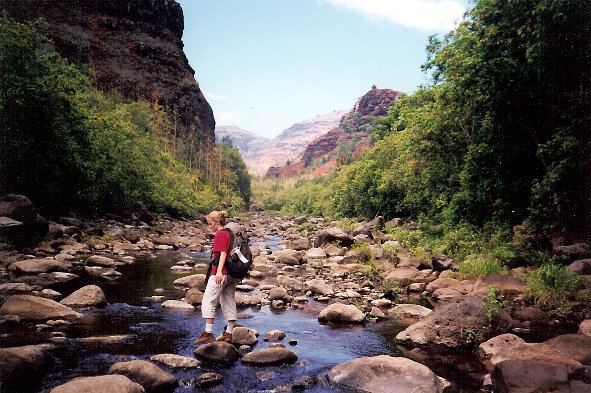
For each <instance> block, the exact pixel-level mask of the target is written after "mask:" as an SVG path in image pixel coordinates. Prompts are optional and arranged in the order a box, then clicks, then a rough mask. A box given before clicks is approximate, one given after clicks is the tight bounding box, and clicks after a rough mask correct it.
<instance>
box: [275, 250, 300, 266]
mask: <svg viewBox="0 0 591 393" xmlns="http://www.w3.org/2000/svg"><path fill="white" fill-rule="evenodd" d="M274 255H275V263H282V264H285V265H301V264H302V263H304V257H303V256H302V253H301V252H299V251H296V250H289V249H286V250H282V251H279V252H277V253H276V254H274Z"/></svg>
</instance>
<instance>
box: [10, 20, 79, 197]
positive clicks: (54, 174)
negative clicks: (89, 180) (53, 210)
mask: <svg viewBox="0 0 591 393" xmlns="http://www.w3.org/2000/svg"><path fill="white" fill-rule="evenodd" d="M46 27H47V26H46V24H44V23H43V21H36V22H31V23H18V22H15V21H14V20H12V19H10V18H9V17H7V16H6V14H3V15H2V17H1V18H0V174H1V176H0V190H2V191H3V192H14V193H21V194H24V195H27V196H28V197H29V198H31V199H32V200H34V201H36V202H37V203H38V204H39V205H45V204H48V203H49V204H58V203H59V204H67V203H72V202H73V201H76V200H79V198H80V195H79V194H78V193H79V191H80V190H81V189H82V188H83V187H84V183H85V162H86V161H87V160H88V152H89V149H88V140H87V128H86V125H85V121H84V120H85V114H84V102H83V100H82V97H83V96H82V93H83V92H84V91H86V90H87V89H88V88H89V82H88V80H87V78H85V77H84V76H83V75H82V74H81V73H80V72H79V71H78V70H77V69H76V68H75V67H74V66H72V65H70V64H68V63H67V62H66V61H64V60H63V59H62V58H60V56H59V55H58V54H56V53H55V51H54V50H53V47H52V45H51V42H50V41H49V40H48V39H47V38H45V36H44V35H43V34H42V32H43V31H44V29H46Z"/></svg>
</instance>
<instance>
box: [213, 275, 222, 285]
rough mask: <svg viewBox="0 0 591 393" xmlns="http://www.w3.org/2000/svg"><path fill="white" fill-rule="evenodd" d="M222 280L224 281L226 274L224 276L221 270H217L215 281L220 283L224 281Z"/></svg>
mask: <svg viewBox="0 0 591 393" xmlns="http://www.w3.org/2000/svg"><path fill="white" fill-rule="evenodd" d="M222 281H224V276H222V273H221V272H217V273H216V274H215V283H216V284H218V285H219V284H221V283H222Z"/></svg>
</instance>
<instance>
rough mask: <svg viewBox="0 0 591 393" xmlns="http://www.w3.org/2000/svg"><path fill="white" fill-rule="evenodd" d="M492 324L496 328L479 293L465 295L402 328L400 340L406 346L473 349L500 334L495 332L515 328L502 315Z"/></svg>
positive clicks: (398, 339) (398, 337)
mask: <svg viewBox="0 0 591 393" xmlns="http://www.w3.org/2000/svg"><path fill="white" fill-rule="evenodd" d="M501 313H503V312H501ZM505 314H506V313H505ZM492 326H494V329H493V328H492V327H491V323H490V321H489V319H488V317H487V315H486V309H485V308H484V306H483V304H482V300H481V299H480V298H478V297H476V296H465V297H463V298H461V299H456V300H453V301H450V302H449V303H446V304H444V305H441V306H440V307H437V308H435V309H434V310H433V311H432V312H431V313H430V314H429V315H427V316H426V317H425V318H423V319H421V320H420V321H419V322H417V323H415V324H413V325H411V326H409V327H408V328H406V329H405V330H403V331H402V332H400V333H399V334H398V335H397V336H396V342H397V343H398V344H399V345H402V346H404V347H421V348H425V349H430V350H437V349H438V348H445V349H450V350H459V349H471V348H473V347H475V346H477V345H479V344H480V343H483V342H484V341H486V340H488V339H489V338H491V337H493V336H495V335H497V334H495V333H497V332H498V333H499V334H500V333H506V332H507V331H509V329H510V328H511V324H510V322H509V321H506V320H505V319H504V318H501V317H498V318H495V320H494V323H493V324H492Z"/></svg>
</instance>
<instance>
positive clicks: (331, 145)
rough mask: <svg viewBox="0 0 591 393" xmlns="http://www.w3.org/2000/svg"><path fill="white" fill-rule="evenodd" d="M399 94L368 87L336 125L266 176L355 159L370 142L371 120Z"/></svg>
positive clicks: (315, 170)
mask: <svg viewBox="0 0 591 393" xmlns="http://www.w3.org/2000/svg"><path fill="white" fill-rule="evenodd" d="M401 95H402V93H401V92H399V91H396V90H392V89H377V88H372V89H371V90H370V91H369V92H367V93H366V94H365V95H364V96H363V97H361V98H360V99H359V100H358V101H357V102H356V103H355V105H354V107H353V110H352V111H351V112H348V113H347V115H346V116H344V117H343V119H342V120H341V122H340V123H339V125H338V127H335V128H334V129H331V130H330V131H329V132H327V133H325V134H323V135H321V136H319V137H318V138H316V139H315V140H313V141H311V142H310V143H309V144H308V145H307V146H306V148H305V149H304V150H303V151H302V154H301V155H299V156H298V157H297V160H295V161H294V162H292V163H290V164H289V165H283V166H277V167H271V168H269V170H268V171H267V175H269V176H276V177H289V176H297V175H300V174H304V173H311V174H312V175H322V174H326V173H328V172H331V171H333V170H334V169H335V168H336V167H337V166H338V163H339V160H340V161H341V162H342V161H343V160H350V159H355V158H358V157H359V156H361V154H363V151H365V150H366V149H368V148H369V147H370V145H371V144H370V141H369V136H370V135H371V131H372V129H373V127H374V125H373V121H374V120H375V119H379V118H384V117H386V115H387V114H388V109H389V108H390V107H391V106H392V105H393V104H394V102H396V100H397V99H398V98H400V96H401Z"/></svg>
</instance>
